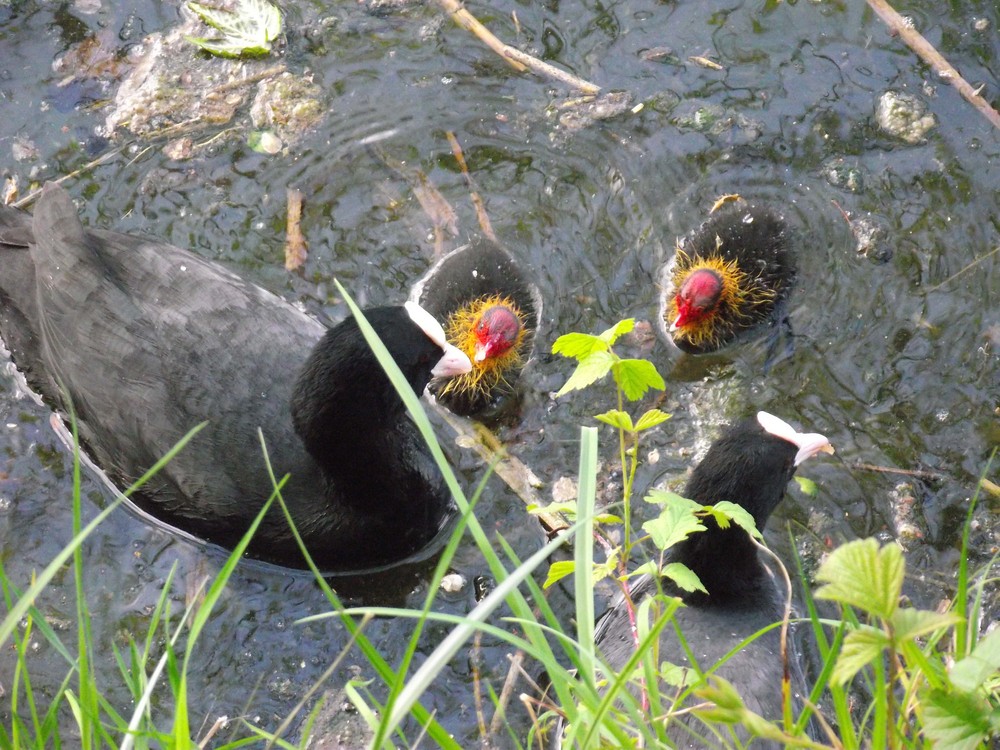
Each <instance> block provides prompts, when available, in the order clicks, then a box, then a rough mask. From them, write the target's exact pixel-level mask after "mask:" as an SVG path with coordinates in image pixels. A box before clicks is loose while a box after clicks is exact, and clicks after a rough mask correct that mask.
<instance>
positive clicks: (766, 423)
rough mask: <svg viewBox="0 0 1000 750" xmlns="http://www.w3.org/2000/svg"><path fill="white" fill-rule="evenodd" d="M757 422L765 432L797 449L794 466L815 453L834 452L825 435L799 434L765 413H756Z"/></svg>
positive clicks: (785, 423) (781, 421) (780, 420)
mask: <svg viewBox="0 0 1000 750" xmlns="http://www.w3.org/2000/svg"><path fill="white" fill-rule="evenodd" d="M757 421H758V422H760V426H761V427H763V428H764V429H765V430H766V431H767V432H769V433H771V434H772V435H774V436H775V437H780V438H782V439H784V440H787V441H788V442H790V443H791V444H792V445H794V446H795V447H796V448H798V449H799V451H798V453H796V454H795V465H796V466H798V465H799V464H800V463H802V462H803V461H805V460H806V459H807V458H812V457H813V456H815V455H816V454H817V453H833V452H834V450H833V445H831V444H830V441H829V440H827V438H826V436H825V435H820V434H819V433H818V432H799V431H798V430H796V429H795V428H794V427H792V426H791V425H790V424H788V422H786V421H785V420H783V419H779V418H778V417H776V416H774V415H773V414H768V413H767V412H766V411H759V412H757Z"/></svg>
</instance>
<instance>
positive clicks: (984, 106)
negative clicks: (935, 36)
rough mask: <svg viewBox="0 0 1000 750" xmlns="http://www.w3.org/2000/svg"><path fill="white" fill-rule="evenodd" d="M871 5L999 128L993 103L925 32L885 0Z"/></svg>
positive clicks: (896, 32) (941, 75)
mask: <svg viewBox="0 0 1000 750" xmlns="http://www.w3.org/2000/svg"><path fill="white" fill-rule="evenodd" d="M868 5H870V6H871V9H872V10H874V11H875V12H876V13H877V14H878V16H879V18H881V19H882V20H883V21H884V22H885V24H886V26H888V27H889V30H890V31H891V32H892V33H893V34H897V35H898V36H899V38H900V39H902V40H903V41H904V42H906V45H907V46H908V47H909V48H910V49H912V50H913V51H914V52H916V53H917V55H918V56H919V57H920V59H922V60H923V61H924V62H925V63H927V64H928V65H930V66H931V67H932V68H933V69H934V72H935V73H937V75H938V77H939V78H941V79H942V80H944V81H947V82H948V83H950V84H951V85H952V86H954V87H955V88H956V89H958V93H960V94H961V95H962V96H963V97H965V100H966V101H967V102H969V104H971V105H972V106H973V107H975V108H976V109H978V110H979V112H980V113H981V114H982V115H983V117H985V118H986V119H987V120H989V121H990V122H991V123H992V124H993V127H995V128H998V129H1000V113H998V112H997V111H996V110H995V109H993V107H991V106H990V103H989V102H988V101H986V100H985V99H984V98H983V97H981V96H980V95H979V92H978V91H976V90H975V89H973V88H972V86H970V85H969V82H968V81H966V80H965V79H964V78H962V76H961V75H960V74H959V72H958V71H957V70H955V68H953V67H952V66H951V63H949V62H948V61H947V60H945V59H944V57H943V56H942V55H941V53H940V52H938V51H937V50H936V49H934V47H933V46H932V45H931V43H930V42H928V41H927V40H926V39H924V37H923V35H921V33H920V32H919V31H917V30H916V29H914V28H913V27H912V26H911V25H909V24H908V23H907V21H906V19H905V18H903V17H902V16H901V15H899V13H897V12H896V10H895V9H894V8H893V7H892V6H891V5H889V3H887V2H886V1H885V0H868Z"/></svg>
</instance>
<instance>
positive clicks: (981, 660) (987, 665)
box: [951, 630, 1000, 693]
mask: <svg viewBox="0 0 1000 750" xmlns="http://www.w3.org/2000/svg"><path fill="white" fill-rule="evenodd" d="M997 670H1000V630H994V631H993V632H992V633H990V634H989V635H988V636H986V637H985V638H983V640H981V641H980V642H979V643H977V644H976V647H975V648H974V649H973V650H972V653H971V654H969V655H968V656H966V657H965V658H964V659H962V660H961V661H959V662H957V663H956V664H955V666H953V667H952V668H951V683H952V684H953V685H954V686H955V687H957V688H959V689H961V690H965V691H966V692H968V693H971V692H972V691H974V690H978V689H979V688H980V687H982V685H983V684H984V683H985V682H986V680H987V679H989V678H990V677H991V676H992V675H994V674H995V673H996V672H997Z"/></svg>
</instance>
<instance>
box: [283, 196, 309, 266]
mask: <svg viewBox="0 0 1000 750" xmlns="http://www.w3.org/2000/svg"><path fill="white" fill-rule="evenodd" d="M308 256H309V243H308V242H306V236H305V235H304V234H302V191H301V190H296V189H295V188H288V229H287V231H286V233H285V270H287V271H295V270H298V269H299V268H301V267H302V265H303V264H304V263H305V262H306V258H307V257H308Z"/></svg>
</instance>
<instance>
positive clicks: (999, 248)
mask: <svg viewBox="0 0 1000 750" xmlns="http://www.w3.org/2000/svg"><path fill="white" fill-rule="evenodd" d="M998 252H1000V245H997V246H996V247H995V248H993V249H992V250H990V251H989V252H988V253H986V255H983V256H982V257H979V258H976V259H975V260H974V261H972V262H971V263H970V264H969V265H967V266H966V267H965V268H963V269H961V270H959V271H956V272H955V273H953V274H952V275H951V276H949V277H948V278H947V279H945V280H944V281H942V282H941V283H940V284H935V285H934V286H932V287H928V288H927V291H928V292H934V291H937V290H938V289H940V288H941V287H943V286H944V285H945V284H947V283H949V282H951V281H954V280H955V279H957V278H958V277H959V276H961V275H962V274H963V273H965V272H966V271H968V270H970V269H972V268H975V267H976V266H977V265H979V264H980V263H982V262H983V261H984V260H986V259H987V258H992V257H993V256H994V255H996V254H997V253H998Z"/></svg>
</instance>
